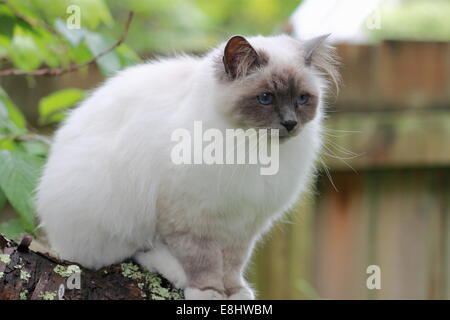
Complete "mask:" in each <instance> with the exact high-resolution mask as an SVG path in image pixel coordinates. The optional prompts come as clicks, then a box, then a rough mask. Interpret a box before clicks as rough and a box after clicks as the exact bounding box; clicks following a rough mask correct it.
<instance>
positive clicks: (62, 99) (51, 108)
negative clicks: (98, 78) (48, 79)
mask: <svg viewBox="0 0 450 320" xmlns="http://www.w3.org/2000/svg"><path fill="white" fill-rule="evenodd" d="M83 98H84V91H83V90H80V89H75V88H71V89H64V90H60V91H56V92H54V93H52V94H50V95H48V96H46V97H44V98H42V99H41V100H40V101H39V123H41V124H49V123H52V122H54V121H55V119H60V118H61V112H62V111H64V110H66V109H67V108H69V107H71V106H73V105H74V104H76V103H77V102H78V101H80V100H81V99H83ZM57 115H59V116H57Z"/></svg>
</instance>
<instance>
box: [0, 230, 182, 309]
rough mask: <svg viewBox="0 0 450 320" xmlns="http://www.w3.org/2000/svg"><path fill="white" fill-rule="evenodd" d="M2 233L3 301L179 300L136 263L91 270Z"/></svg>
mask: <svg viewBox="0 0 450 320" xmlns="http://www.w3.org/2000/svg"><path fill="white" fill-rule="evenodd" d="M31 240H32V238H31V236H24V237H23V239H22V241H21V242H20V244H19V245H18V244H17V243H15V242H13V241H11V240H9V239H7V238H5V237H4V236H3V235H2V234H0V300H19V299H21V300H58V299H62V300H176V299H182V298H183V294H182V292H181V290H178V289H175V288H174V287H173V286H172V285H171V284H170V283H169V282H168V281H167V280H165V279H164V278H162V277H161V276H159V275H158V274H156V273H151V272H148V271H145V270H142V269H141V268H140V267H139V266H138V265H136V264H135V263H134V262H133V261H125V262H123V263H120V264H115V265H112V266H108V267H105V268H103V269H100V270H97V271H95V270H88V269H85V268H83V267H81V266H79V265H77V264H75V263H72V262H69V261H60V260H58V259H56V258H54V257H51V256H49V255H47V254H44V253H40V252H35V251H32V250H30V249H29V246H30V243H31Z"/></svg>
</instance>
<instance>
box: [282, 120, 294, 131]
mask: <svg viewBox="0 0 450 320" xmlns="http://www.w3.org/2000/svg"><path fill="white" fill-rule="evenodd" d="M281 124H282V125H283V127H285V128H286V130H287V131H288V132H291V131H292V130H294V128H295V127H296V126H297V121H295V120H287V121H283V122H281Z"/></svg>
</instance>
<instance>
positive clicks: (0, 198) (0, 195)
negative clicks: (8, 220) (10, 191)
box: [0, 189, 7, 210]
mask: <svg viewBox="0 0 450 320" xmlns="http://www.w3.org/2000/svg"><path fill="white" fill-rule="evenodd" d="M6 200H7V199H6V196H5V193H4V192H3V190H2V189H0V210H1V209H3V207H4V206H5V204H6Z"/></svg>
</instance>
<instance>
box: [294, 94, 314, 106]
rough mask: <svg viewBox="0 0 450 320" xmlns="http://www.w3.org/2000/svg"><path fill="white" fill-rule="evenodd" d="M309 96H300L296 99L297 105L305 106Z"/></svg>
mask: <svg viewBox="0 0 450 320" xmlns="http://www.w3.org/2000/svg"><path fill="white" fill-rule="evenodd" d="M310 98H311V96H310V95H309V94H307V93H306V94H302V95H301V96H300V97H298V98H297V104H299V105H303V104H307V103H308V101H309V99H310Z"/></svg>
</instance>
